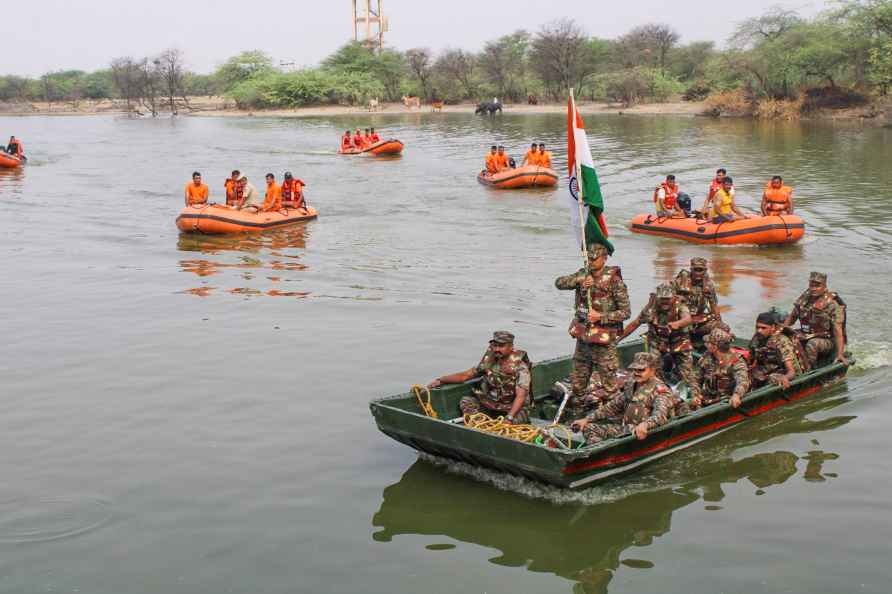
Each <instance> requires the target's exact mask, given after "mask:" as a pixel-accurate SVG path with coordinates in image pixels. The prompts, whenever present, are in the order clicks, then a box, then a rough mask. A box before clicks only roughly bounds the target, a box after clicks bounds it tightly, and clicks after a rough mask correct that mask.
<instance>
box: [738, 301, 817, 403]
mask: <svg viewBox="0 0 892 594" xmlns="http://www.w3.org/2000/svg"><path fill="white" fill-rule="evenodd" d="M788 332H789V330H788V329H786V328H785V327H784V326H783V325H781V323H780V320H779V319H778V314H777V312H774V311H766V312H763V313H760V314H759V315H758V317H757V318H756V333H755V335H753V338H752V340H750V353H751V355H752V385H753V388H760V387H762V386H764V385H765V384H768V383H772V384H780V385H781V386H783V387H784V388H785V389H786V388H789V387H790V380H792V379H793V378H794V377H796V376H797V375H799V374H800V373H802V372H803V370H804V369H805V368H806V365H807V363H806V362H805V360H804V359H805V357H804V353H802V352H801V347H800V346H799V345H797V344H796V343H795V342H794V339H792V338H791V337H790V336H788V335H787V333H788Z"/></svg>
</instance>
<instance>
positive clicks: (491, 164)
mask: <svg viewBox="0 0 892 594" xmlns="http://www.w3.org/2000/svg"><path fill="white" fill-rule="evenodd" d="M486 170H487V171H488V172H490V173H498V172H499V164H498V159H496V156H495V155H494V154H493V153H486Z"/></svg>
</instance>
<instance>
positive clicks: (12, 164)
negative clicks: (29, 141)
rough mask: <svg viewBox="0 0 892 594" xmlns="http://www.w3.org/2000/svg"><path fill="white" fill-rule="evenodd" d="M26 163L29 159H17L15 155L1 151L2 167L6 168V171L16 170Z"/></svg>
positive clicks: (0, 163) (0, 160)
mask: <svg viewBox="0 0 892 594" xmlns="http://www.w3.org/2000/svg"><path fill="white" fill-rule="evenodd" d="M25 161H27V159H25V158H24V157H16V156H15V155H10V154H9V153H5V152H3V151H0V167H4V168H6V169H15V168H16V167H19V166H21V165H22V164H24V163H25Z"/></svg>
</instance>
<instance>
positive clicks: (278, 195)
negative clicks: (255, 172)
mask: <svg viewBox="0 0 892 594" xmlns="http://www.w3.org/2000/svg"><path fill="white" fill-rule="evenodd" d="M260 210H261V211H263V212H269V211H273V210H282V186H280V185H279V184H277V183H276V182H273V183H271V184H269V185H268V186H266V196H265V197H264V199H263V204H262V205H261V207H260Z"/></svg>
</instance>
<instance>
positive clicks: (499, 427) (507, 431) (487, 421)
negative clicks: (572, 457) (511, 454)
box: [464, 412, 573, 450]
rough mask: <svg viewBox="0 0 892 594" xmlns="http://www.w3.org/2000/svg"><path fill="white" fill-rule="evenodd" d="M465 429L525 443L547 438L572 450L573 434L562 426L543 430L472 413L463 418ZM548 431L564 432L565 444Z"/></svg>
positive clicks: (551, 426) (542, 440) (500, 418)
mask: <svg viewBox="0 0 892 594" xmlns="http://www.w3.org/2000/svg"><path fill="white" fill-rule="evenodd" d="M464 422H465V427H470V428H471V429H477V430H479V431H485V432H486V433H495V434H496V435H500V436H502V437H507V438H509V439H516V440H517V441H522V442H525V443H533V442H536V443H544V440H545V439H547V438H551V439H553V440H554V441H555V442H557V443H558V444H559V445H560V446H561V447H563V448H566V449H568V450H570V449H573V434H572V433H570V431H569V430H568V429H567V428H566V427H564V426H563V425H549V426H548V427H546V428H545V429H541V428H539V427H536V426H535V425H530V424H523V425H520V424H517V425H516V424H514V423H509V422H507V421H506V420H505V417H497V418H495V419H493V418H492V417H490V416H489V415H487V414H486V413H482V412H479V413H474V414H472V415H465V416H464ZM549 429H560V430H561V431H563V432H564V434H565V436H566V438H567V443H563V442H562V441H561V440H560V439H558V437H557V435H554V434H551V433H549V432H548V430H549Z"/></svg>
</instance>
